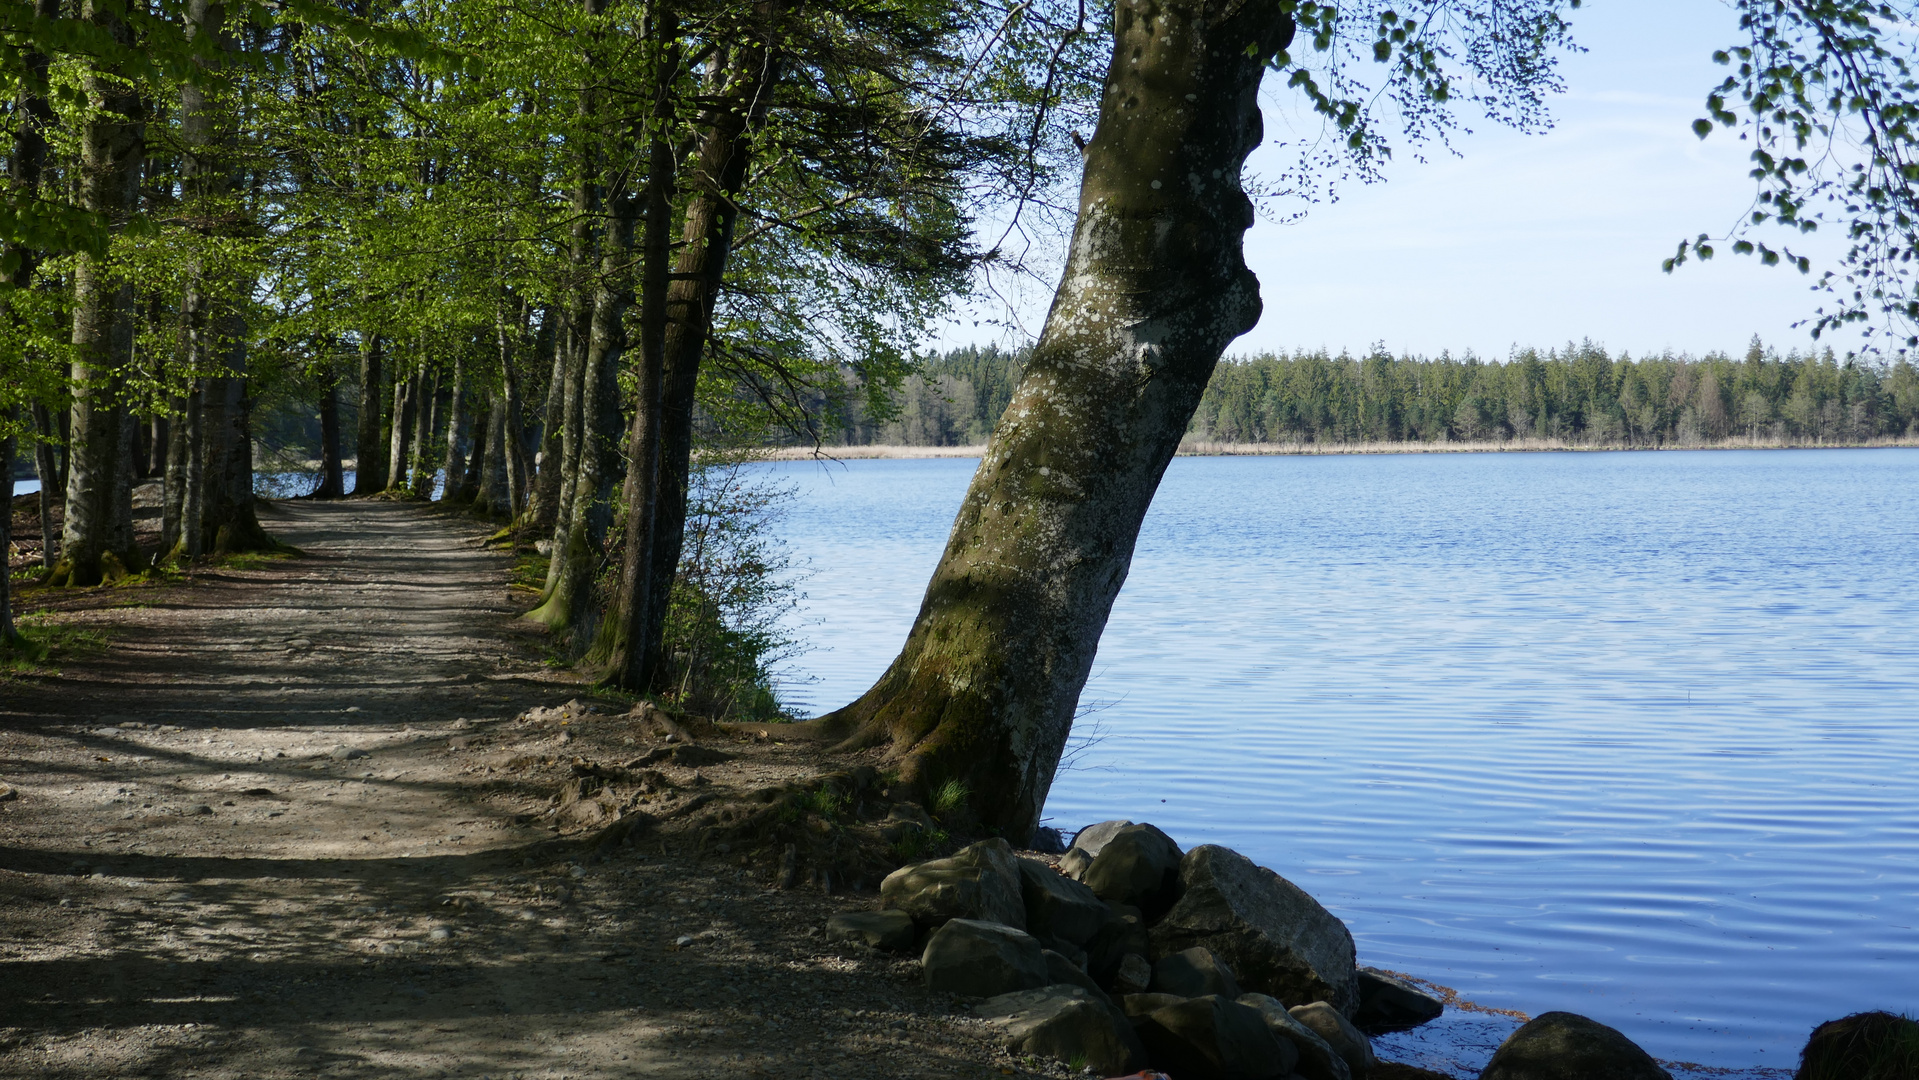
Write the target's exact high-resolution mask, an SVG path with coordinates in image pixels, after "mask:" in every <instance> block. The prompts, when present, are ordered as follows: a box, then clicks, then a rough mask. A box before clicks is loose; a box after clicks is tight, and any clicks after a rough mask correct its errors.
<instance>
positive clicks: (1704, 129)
mask: <svg viewBox="0 0 1919 1080" xmlns="http://www.w3.org/2000/svg"><path fill="white" fill-rule="evenodd" d="M1692 133H1693V134H1694V135H1697V136H1699V137H1700V138H1702V139H1703V138H1705V137H1706V136H1708V135H1711V134H1712V121H1711V120H1694V121H1693V122H1692Z"/></svg>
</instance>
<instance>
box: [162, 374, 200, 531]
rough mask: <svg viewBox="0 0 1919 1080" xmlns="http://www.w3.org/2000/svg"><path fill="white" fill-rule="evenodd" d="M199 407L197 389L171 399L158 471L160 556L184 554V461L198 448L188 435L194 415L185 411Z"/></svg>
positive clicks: (193, 426)
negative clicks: (161, 467) (170, 419)
mask: <svg viewBox="0 0 1919 1080" xmlns="http://www.w3.org/2000/svg"><path fill="white" fill-rule="evenodd" d="M199 410H200V393H199V391H198V390H197V389H195V390H192V391H190V392H189V393H188V394H187V395H186V396H185V397H177V398H174V399H173V415H174V421H173V424H172V425H171V430H170V431H169V432H168V433H167V461H166V467H165V469H164V470H163V471H162V472H161V476H162V478H163V479H162V482H161V491H162V493H163V494H162V497H161V507H160V552H161V558H163V559H169V560H170V559H178V558H180V557H181V556H182V555H185V554H186V546H185V545H184V544H183V543H182V540H183V539H184V538H185V531H184V530H185V522H186V520H187V518H186V509H187V462H188V460H189V458H190V457H191V455H193V454H195V453H197V452H198V451H199V448H198V447H196V446H194V445H193V443H192V442H191V441H190V439H189V436H190V435H191V434H194V433H196V432H197V431H198V429H199V425H198V422H197V419H194V418H190V417H189V415H188V414H189V413H195V414H197V413H198V412H199ZM195 554H198V553H197V552H196V553H195Z"/></svg>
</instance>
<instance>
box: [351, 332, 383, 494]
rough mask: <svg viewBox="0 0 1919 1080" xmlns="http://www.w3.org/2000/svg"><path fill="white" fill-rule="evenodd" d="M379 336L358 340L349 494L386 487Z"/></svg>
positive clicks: (367, 492)
mask: <svg viewBox="0 0 1919 1080" xmlns="http://www.w3.org/2000/svg"><path fill="white" fill-rule="evenodd" d="M384 360H385V356H384V352H383V349H382V346H381V341H380V335H378V334H368V335H366V336H365V337H364V338H362V339H361V342H360V423H359V427H358V428H357V429H356V430H355V432H354V440H353V456H354V458H355V460H354V463H353V493H354V494H355V495H371V494H373V493H374V492H377V491H384V490H385V489H386V447H385V445H383V444H384V442H385V440H384V439H383V438H382V436H383V435H385V434H386V429H385V427H384V426H383V423H382V420H383V418H384V416H385V412H384V406H385V404H386V373H385V371H384V370H383V361H384Z"/></svg>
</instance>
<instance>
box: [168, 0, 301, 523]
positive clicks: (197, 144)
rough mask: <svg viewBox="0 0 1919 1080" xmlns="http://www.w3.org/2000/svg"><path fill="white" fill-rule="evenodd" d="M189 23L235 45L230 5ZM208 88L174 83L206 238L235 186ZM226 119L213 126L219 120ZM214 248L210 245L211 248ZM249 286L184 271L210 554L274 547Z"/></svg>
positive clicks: (191, 197)
mask: <svg viewBox="0 0 1919 1080" xmlns="http://www.w3.org/2000/svg"><path fill="white" fill-rule="evenodd" d="M186 17H187V27H188V33H189V36H191V37H192V38H194V39H195V40H199V39H201V38H203V37H211V38H212V39H213V41H214V42H215V43H216V48H217V52H214V53H210V54H208V55H209V56H210V57H212V59H209V60H207V61H206V62H207V63H210V64H217V63H218V62H219V61H218V59H217V57H218V55H219V54H220V53H224V52H231V51H232V50H233V49H234V48H235V46H236V42H235V41H234V39H233V37H232V35H231V34H229V33H228V32H227V30H226V27H225V18H226V8H225V7H224V6H223V5H221V4H219V3H214V2H211V0H188V3H187V9H186ZM220 108H221V106H219V105H216V104H215V103H214V102H213V101H212V100H210V99H209V98H208V96H207V91H206V90H205V89H204V88H203V87H201V86H199V85H197V84H195V83H183V84H182V85H181V87H180V135H181V141H182V142H183V143H184V145H185V147H186V161H185V168H184V169H183V173H184V181H185V182H184V184H183V190H184V191H185V192H186V194H187V203H188V212H189V214H194V215H197V222H196V228H197V229H198V230H199V231H200V232H201V233H202V234H203V235H204V236H206V237H208V238H209V239H211V238H212V237H215V236H219V235H222V234H226V233H228V232H230V231H231V230H232V228H233V225H232V222H231V220H230V218H231V213H232V211H231V209H230V208H229V207H226V206H223V205H221V203H222V201H223V200H224V199H225V198H226V197H227V196H229V195H230V194H231V193H232V192H233V190H234V168H235V166H234V164H233V162H232V161H231V160H229V159H230V158H231V155H232V144H233V140H234V138H235V136H234V133H233V124H232V123H231V118H230V117H220V116H218V115H216V111H217V110H219V109H220ZM219 119H226V120H227V121H228V122H227V123H225V124H223V125H221V128H220V129H219V130H216V127H215V123H216V120H219ZM209 246H211V244H209ZM251 291H252V290H251V288H250V287H249V286H248V285H247V284H245V283H242V282H235V281H232V280H227V279H226V278H225V275H223V274H216V273H214V272H212V270H211V268H210V267H208V266H207V264H206V262H205V261H204V260H201V261H198V262H196V264H195V265H194V266H193V267H192V268H191V269H190V271H189V275H188V282H187V288H186V296H185V303H184V306H185V308H186V316H187V318H186V323H187V347H188V349H189V365H188V367H189V370H193V371H209V372H211V373H212V374H210V375H209V376H208V378H207V380H206V383H205V391H204V394H203V397H202V399H201V405H200V412H201V429H200V438H201V442H202V444H203V445H204V447H205V454H206V466H205V472H204V474H203V476H202V487H201V494H202V499H201V505H200V535H201V537H202V538H204V539H210V540H211V541H212V549H211V550H212V551H213V553H215V554H220V555H231V554H237V553H239V552H243V551H271V550H274V549H276V548H278V547H279V545H278V544H277V543H275V542H274V541H273V539H272V538H271V537H269V536H267V534H266V530H264V529H262V528H261V527H260V521H259V518H257V517H255V516H254V512H253V440H252V436H251V424H250V423H249V416H248V413H249V409H250V407H251V402H250V401H249V400H248V397H247V324H246V318H245V316H244V315H242V314H241V313H240V309H239V307H238V300H239V298H240V297H243V296H246V295H247V294H248V293H250V292H251Z"/></svg>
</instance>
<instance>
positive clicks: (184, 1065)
mask: <svg viewBox="0 0 1919 1080" xmlns="http://www.w3.org/2000/svg"><path fill="white" fill-rule="evenodd" d="M274 507H275V509H274V512H273V513H272V515H271V516H270V517H269V518H267V522H268V527H269V529H270V530H272V531H273V532H274V533H275V534H276V535H278V536H280V537H282V538H283V539H285V540H287V541H289V542H290V543H293V544H295V545H297V546H298V547H299V548H300V549H301V550H302V551H303V552H304V554H303V555H301V556H299V557H295V558H288V559H280V560H264V561H259V562H257V563H255V564H250V565H252V566H253V568H249V569H237V568H232V567H229V568H224V569H214V570H207V571H204V572H201V573H199V574H196V575H195V576H194V577H193V578H192V579H191V580H190V581H189V582H186V583H183V584H178V585H172V586H164V587H142V588H128V589H106V590H88V591H79V592H75V593H71V594H65V595H58V596H51V597H50V596H47V595H45V594H35V593H34V592H33V591H31V590H30V591H29V592H28V595H27V596H26V597H25V598H24V605H23V606H25V607H27V608H29V609H35V608H38V609H40V610H42V611H45V612H48V613H49V616H48V617H52V618H56V619H59V620H62V621H66V622H70V623H73V624H77V625H81V626H85V627H87V628H90V629H94V630H98V631H101V632H103V633H104V634H105V635H106V636H107V637H108V639H109V641H110V646H109V647H108V648H107V649H106V650H104V651H101V652H98V653H95V654H91V655H83V656H79V657H77V658H67V659H63V660H60V661H58V663H57V666H58V669H59V670H58V672H57V673H52V672H48V673H42V674H39V675H34V676H26V677H14V678H11V679H7V680H5V681H0V781H3V782H4V783H6V784H8V785H11V787H12V788H13V790H14V792H15V795H14V796H13V797H12V798H10V799H8V801H4V802H0V1076H5V1077H16V1076H17V1077H29V1076H31V1077H41V1078H57V1077H96V1076H125V1075H138V1076H166V1077H195V1078H226V1077H232V1078H236V1080H237V1078H240V1077H295V1076H298V1077H314V1076H321V1077H388V1076H392V1077H441V1076H459V1077H474V1078H479V1077H497V1078H502V1080H503V1078H506V1077H516V1078H519V1077H524V1078H533V1077H543V1078H544V1077H553V1078H558V1077H575V1078H592V1077H622V1076H662V1077H680V1076H687V1077H693V1076H701V1077H710V1076H783V1077H784V1076H808V1077H835V1078H840V1077H881V1076H884V1077H913V1076H926V1077H935V1076H937V1077H974V1076H995V1077H997V1076H1002V1075H1047V1076H1062V1075H1066V1073H1065V1071H1064V1067H1063V1066H1058V1065H1047V1064H1044V1063H1034V1062H1015V1061H1012V1060H1010V1059H1008V1058H1007V1057H1006V1056H1005V1055H1004V1054H1003V1053H1002V1052H1000V1051H998V1050H997V1049H996V1047H995V1045H994V1041H993V1039H992V1037H991V1033H990V1031H989V1030H988V1029H987V1028H986V1027H985V1025H984V1024H983V1023H982V1022H980V1021H978V1020H975V1019H973V1018H972V1017H971V1015H970V1013H969V1012H968V1011H967V1009H966V1008H965V1003H964V1002H961V1001H958V1000H956V999H952V998H948V997H946V996H944V995H935V994H932V993H929V992H927V991H925V990H923V989H922V988H920V986H919V985H918V983H917V979H918V972H917V965H916V964H914V963H912V962H911V961H910V960H905V959H899V958H894V957H890V956H886V955H883V954H878V953H871V952H867V951H864V950H860V949H856V948H850V947H842V946H829V945H826V944H824V943H823V941H822V940H821V938H820V927H821V926H822V924H823V923H824V920H825V917H826V916H827V915H828V914H829V913H830V912H832V911H835V910H842V909H845V908H849V907H870V906H873V905H874V897H873V895H872V894H871V893H870V891H869V892H866V893H856V894H852V895H846V894H842V895H837V896H834V895H828V894H827V893H826V892H824V891H823V889H822V887H821V886H820V885H805V884H802V885H801V886H800V887H798V888H791V889H781V888H778V887H777V886H776V883H775V879H776V878H777V877H778V876H779V871H778V869H777V868H776V867H770V866H768V865H767V863H766V860H765V858H764V853H763V852H762V853H755V854H757V855H759V856H760V857H759V858H757V859H756V858H754V857H749V855H748V854H745V853H739V854H736V853H734V852H732V851H730V850H728V849H727V848H726V847H725V846H724V845H721V844H717V843H711V842H709V841H710V840H711V835H712V834H711V833H709V832H706V831H705V830H703V829H702V828H701V824H702V822H701V821H700V820H697V818H698V815H696V814H693V813H688V812H686V811H688V810H689V808H692V809H697V807H698V806H700V805H706V804H710V803H712V802H713V801H714V799H715V795H716V793H721V794H725V793H737V792H742V791H746V790H752V789H757V788H762V787H764V786H765V785H767V784H769V783H776V782H781V781H782V780H784V781H788V782H791V781H793V780H794V779H795V778H798V779H801V780H803V779H804V778H805V777H807V776H809V775H812V774H814V773H817V772H818V771H819V770H820V769H821V768H822V767H823V766H824V765H825V763H823V762H821V761H819V760H818V756H817V752H816V751H815V750H813V749H812V748H810V747H806V746H803V745H797V744H791V743H788V742H786V741H784V740H782V739H780V738H779V732H778V729H772V730H770V731H769V732H768V733H767V735H766V736H765V737H752V735H751V733H749V734H748V735H737V734H736V735H729V736H725V737H724V739H723V740H722V741H723V742H724V743H725V747H724V752H725V753H727V754H729V755H731V756H732V760H729V761H726V762H724V763H721V764H709V765H708V766H706V767H703V768H700V769H689V768H684V767H681V766H677V765H675V764H673V763H672V761H670V760H668V761H664V762H657V763H655V764H656V767H655V768H654V769H653V770H652V771H651V773H650V774H649V775H650V777H651V778H650V779H649V780H647V781H646V783H645V785H644V786H642V787H637V788H631V789H616V788H613V787H609V788H608V791H607V792H606V793H603V795H602V801H601V803H595V804H593V805H591V806H586V805H576V806H574V807H573V808H572V809H571V810H569V809H568V808H567V807H566V806H565V805H563V804H562V803H561V799H560V796H561V795H562V793H563V792H564V790H565V788H564V785H565V784H566V783H567V781H568V779H569V777H571V776H576V775H578V772H579V763H581V762H610V763H615V764H617V763H619V762H621V761H624V760H626V759H632V758H636V757H639V756H644V755H645V752H646V751H647V750H649V749H652V748H656V747H658V745H659V743H658V739H659V737H660V736H659V732H658V730H657V727H656V726H654V725H650V724H648V723H646V722H645V721H644V719H643V718H640V717H634V716H630V715H629V716H622V715H619V714H620V713H621V712H622V710H623V709H624V706H623V705H621V704H619V703H615V702H605V703H602V705H603V707H604V708H605V710H606V711H605V712H602V713H597V714H595V713H589V712H583V711H582V710H580V709H577V708H576V709H575V710H574V711H573V712H570V713H567V714H565V715H564V716H562V715H561V714H558V713H554V712H551V711H543V712H540V713H536V714H535V715H536V716H539V717H541V719H536V720H525V719H519V718H520V717H522V715H523V714H524V713H526V711H527V710H529V709H533V708H535V707H539V706H549V707H550V706H554V705H557V704H558V703H560V702H563V701H566V700H568V699H571V698H584V697H586V695H584V694H583V693H582V691H581V688H580V687H578V686H577V685H574V684H572V683H571V682H570V681H569V679H570V676H568V675H566V674H564V673H561V672H557V671H555V670H554V669H551V668H549V667H548V666H547V665H545V664H544V663H543V662H542V659H541V656H540V641H541V639H540V637H539V635H538V634H537V632H536V631H534V630H532V629H531V628H529V627H528V626H526V624H521V623H518V622H516V621H515V618H514V616H515V613H516V612H517V611H518V610H519V609H520V608H522V607H524V606H525V604H524V602H523V599H524V598H523V597H521V596H515V595H513V594H512V593H511V592H510V590H509V587H508V584H507V569H508V567H507V560H506V558H505V557H504V556H502V555H500V554H497V553H494V552H488V551H485V550H483V549H482V548H481V547H480V545H479V540H480V538H481V531H480V528H481V527H480V526H479V525H477V524H475V523H470V522H461V521H460V520H459V519H453V518H446V517H441V516H437V515H435V514H434V513H432V512H431V511H429V510H427V509H425V508H421V507H417V506H410V505H406V504H399V503H381V502H362V501H352V502H339V503H330V504H321V503H278V504H274ZM587 700H588V702H589V703H590V701H591V699H590V698H587ZM704 741H705V740H703V742H704ZM648 744H651V745H648ZM713 745H718V744H717V743H715V744H713ZM575 783H576V785H577V783H578V781H575ZM614 794H618V796H619V798H620V799H624V800H625V801H624V802H623V803H619V804H618V805H613V804H611V803H606V799H607V798H608V797H611V796H612V795H614ZM602 803H605V805H602ZM622 813H624V814H626V815H627V816H626V817H624V818H617V819H616V820H618V821H623V822H626V823H628V824H631V823H633V822H638V823H640V825H641V826H642V827H640V828H635V829H634V830H633V831H632V833H631V835H630V839H629V840H628V841H627V842H624V843H620V844H618V845H617V846H610V847H596V846H594V845H595V844H596V843H598V842H599V841H601V840H605V839H608V836H607V834H606V833H604V832H603V831H602V830H603V829H604V828H605V820H607V819H614V816H615V815H619V814H622ZM602 814H603V815H604V816H603V817H596V815H602ZM705 824H707V825H710V824H711V822H710V820H708V821H706V822H705ZM619 834H620V830H615V834H614V838H617V836H618V835H619ZM867 884H868V886H869V888H870V884H871V883H870V880H869V881H868V882H867ZM828 887H830V886H828Z"/></svg>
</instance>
